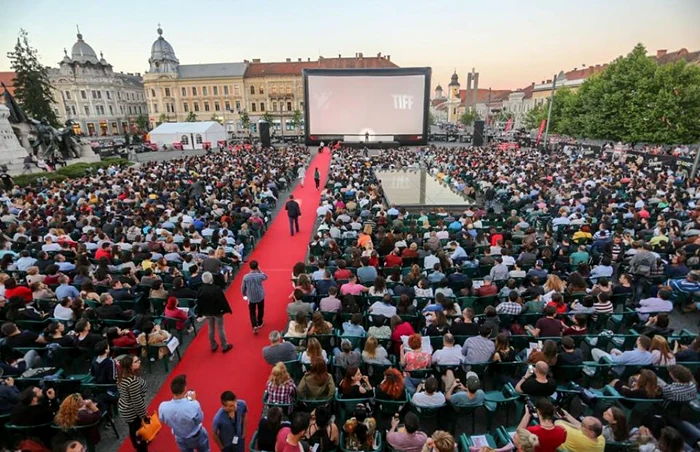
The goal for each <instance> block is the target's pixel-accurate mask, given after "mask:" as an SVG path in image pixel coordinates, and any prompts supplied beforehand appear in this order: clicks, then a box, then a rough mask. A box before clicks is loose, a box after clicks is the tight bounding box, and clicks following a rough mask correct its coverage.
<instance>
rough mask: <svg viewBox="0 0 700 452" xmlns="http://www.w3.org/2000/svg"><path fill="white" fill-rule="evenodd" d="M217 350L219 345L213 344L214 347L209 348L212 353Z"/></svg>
mask: <svg viewBox="0 0 700 452" xmlns="http://www.w3.org/2000/svg"><path fill="white" fill-rule="evenodd" d="M218 349H219V344H214V346H213V347H212V348H211V351H212V352H215V351H217V350H218Z"/></svg>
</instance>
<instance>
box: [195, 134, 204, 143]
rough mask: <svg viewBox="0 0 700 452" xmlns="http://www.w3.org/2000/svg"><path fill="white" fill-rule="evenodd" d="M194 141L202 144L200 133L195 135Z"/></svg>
mask: <svg viewBox="0 0 700 452" xmlns="http://www.w3.org/2000/svg"><path fill="white" fill-rule="evenodd" d="M194 142H195V143H197V144H202V135H200V134H197V135H195V136H194Z"/></svg>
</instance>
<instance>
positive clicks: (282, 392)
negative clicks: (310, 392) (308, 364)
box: [265, 363, 297, 405]
mask: <svg viewBox="0 0 700 452" xmlns="http://www.w3.org/2000/svg"><path fill="white" fill-rule="evenodd" d="M265 391H266V392H267V400H266V403H270V404H279V405H291V404H293V403H294V398H295V395H296V391H297V386H296V384H294V380H292V377H291V376H289V372H287V368H286V367H285V365H284V363H277V364H275V366H274V367H273V368H272V371H271V372H270V378H268V379H267V384H266V385H265Z"/></svg>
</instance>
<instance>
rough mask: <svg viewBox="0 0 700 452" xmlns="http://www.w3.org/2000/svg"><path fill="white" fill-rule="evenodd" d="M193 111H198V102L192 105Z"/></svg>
mask: <svg viewBox="0 0 700 452" xmlns="http://www.w3.org/2000/svg"><path fill="white" fill-rule="evenodd" d="M194 111H199V102H195V103H194Z"/></svg>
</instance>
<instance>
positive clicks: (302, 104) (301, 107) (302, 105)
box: [299, 101, 304, 110]
mask: <svg viewBox="0 0 700 452" xmlns="http://www.w3.org/2000/svg"><path fill="white" fill-rule="evenodd" d="M299 108H300V109H301V110H303V109H304V102H301V101H300V102H299Z"/></svg>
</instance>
